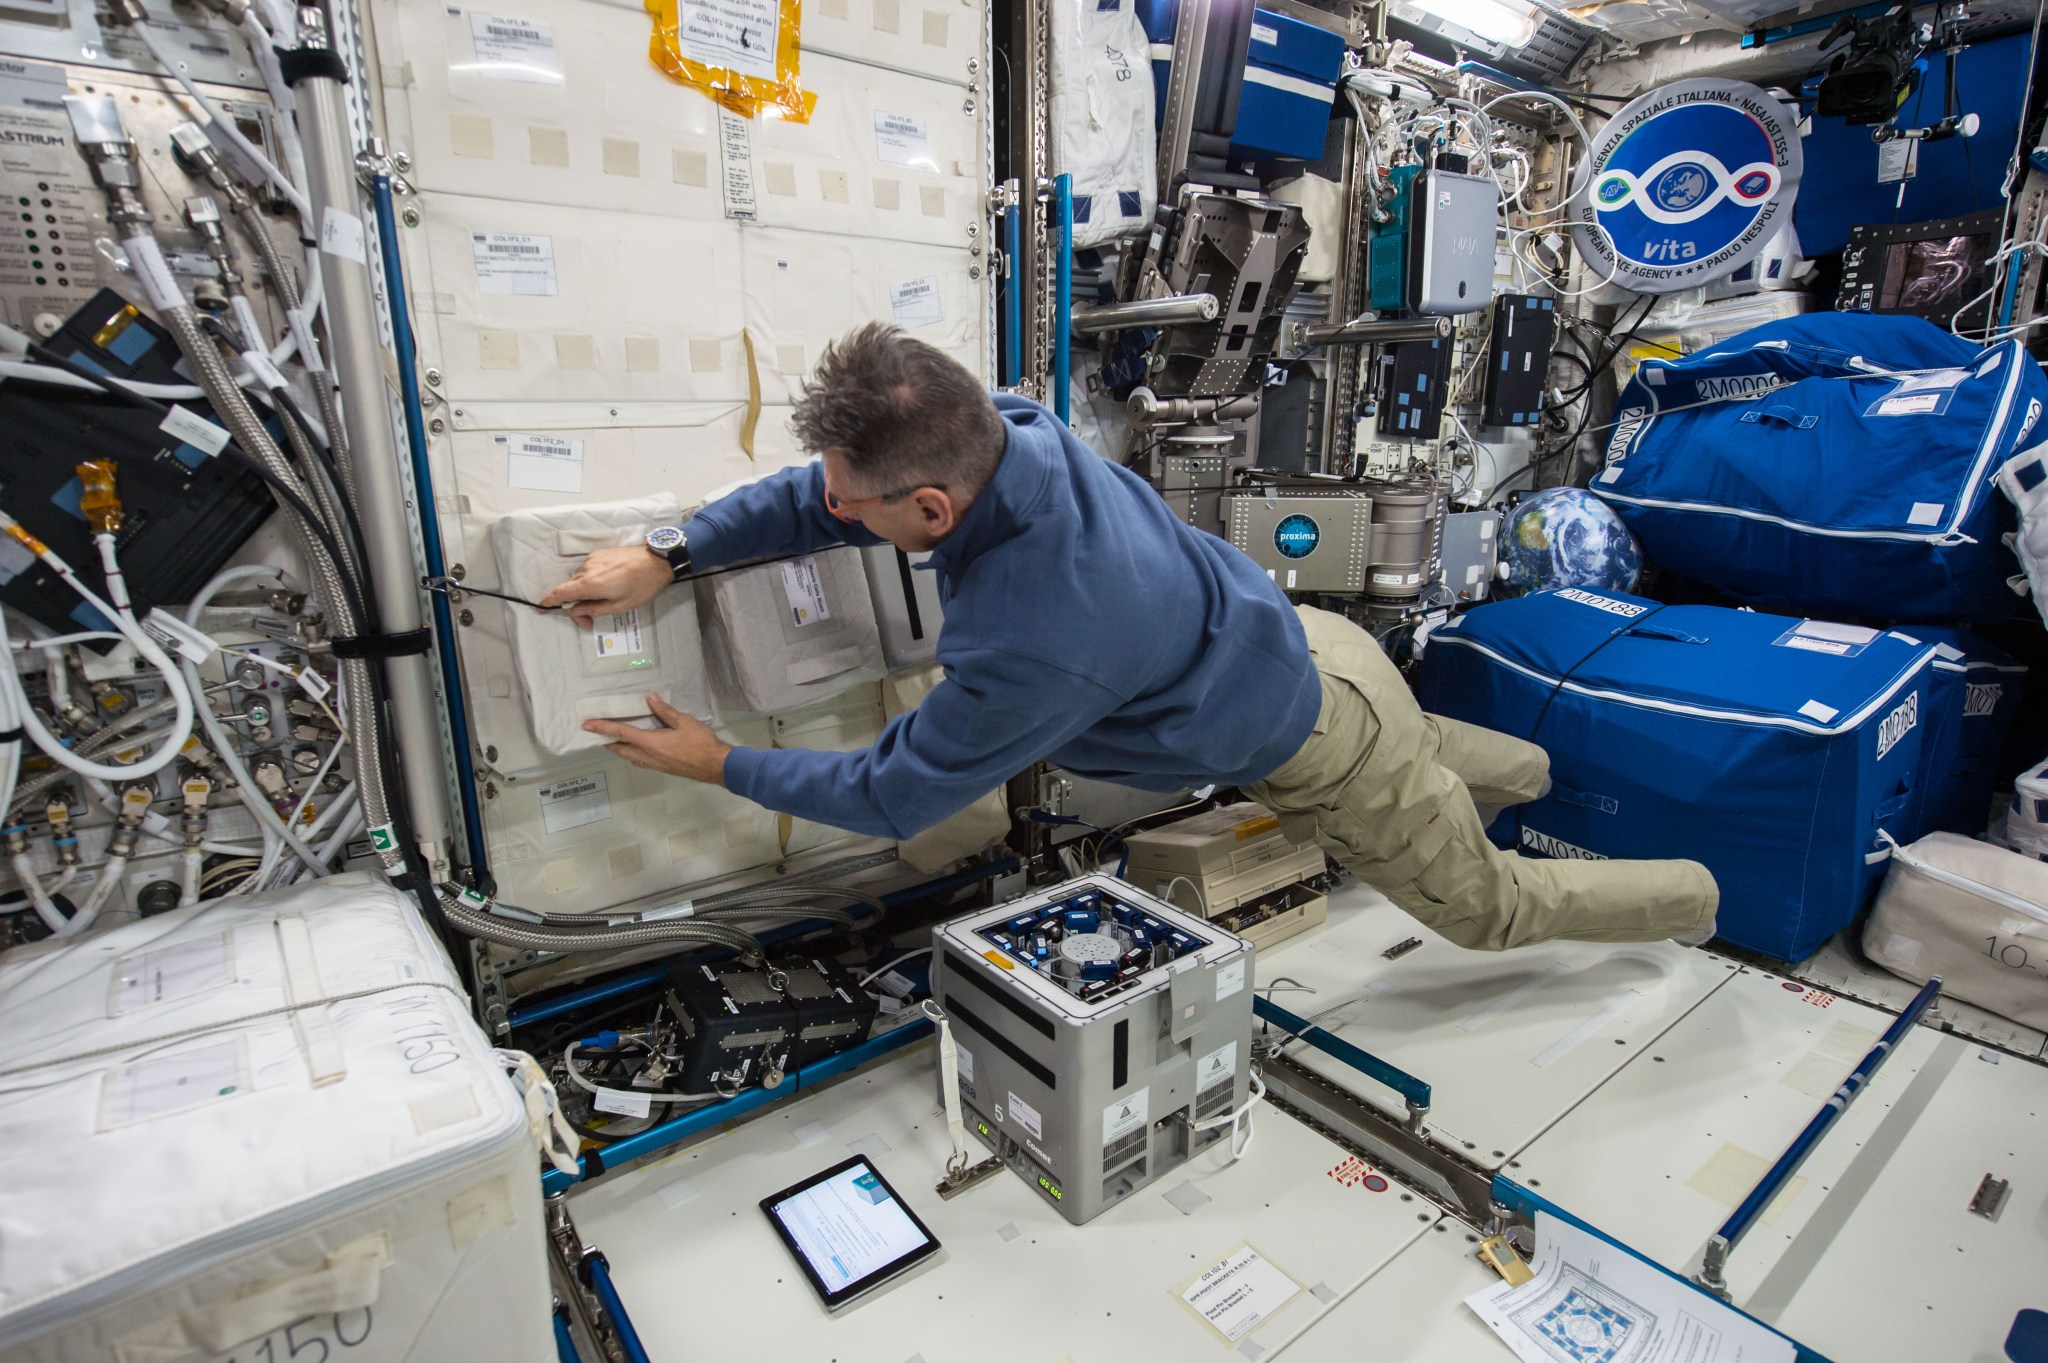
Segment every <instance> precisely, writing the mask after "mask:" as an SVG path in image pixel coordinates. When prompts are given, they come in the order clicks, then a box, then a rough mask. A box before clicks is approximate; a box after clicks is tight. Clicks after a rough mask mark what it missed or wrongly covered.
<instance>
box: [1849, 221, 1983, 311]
mask: <svg viewBox="0 0 2048 1363" xmlns="http://www.w3.org/2000/svg"><path fill="white" fill-rule="evenodd" d="M2004 230H2005V229H2004V216H2003V211H2002V210H2000V209H1996V208H1992V209H1987V210H1985V211H1984V212H1982V213H1971V214H1967V215H1965V216H1963V217H1959V218H1937V219H1935V220H1933V221H1931V222H1915V223H1857V224H1856V225H1854V226H1852V227H1851V228H1850V229H1849V242H1848V244H1847V245H1846V246H1844V247H1843V248H1842V283H1841V287H1840V288H1839V289H1838V290H1837V291H1836V293H1835V310H1836V311H1838V312H1876V313H1893V314H1904V315H1906V316H1910V317H1924V318H1926V319H1927V320H1928V321H1930V322H1932V323H1934V324H1935V325H1936V326H1941V327H1946V326H1949V325H1950V324H1951V323H1954V322H1955V321H1956V320H1957V318H1958V315H1959V314H1963V313H1967V315H1965V316H1962V318H1961V320H1962V322H1963V323H1964V324H1965V326H1966V328H1967V329H1972V330H1981V329H1983V328H1984V327H1985V326H1987V325H1988V324H1989V319H1990V318H1991V317H1992V316H1993V315H1994V314H1995V312H1996V309H1997V308H1998V307H1999V306H2000V303H2001V302H2002V300H2000V299H1997V298H1992V297H1989V296H1988V295H1987V296H1984V297H1979V295H1983V294H1986V291H1987V290H1988V289H1989V287H1990V284H1991V276H1992V272H1993V271H1994V270H1995V269H1996V268H1997V265H1998V244H1999V238H2000V235H2001V233H2003V231H2004ZM1973 300H1974V301H1973Z"/></svg>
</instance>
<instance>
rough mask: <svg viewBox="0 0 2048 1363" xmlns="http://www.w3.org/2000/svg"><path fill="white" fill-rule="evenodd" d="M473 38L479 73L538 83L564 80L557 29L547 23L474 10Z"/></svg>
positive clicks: (471, 23) (472, 19) (472, 14)
mask: <svg viewBox="0 0 2048 1363" xmlns="http://www.w3.org/2000/svg"><path fill="white" fill-rule="evenodd" d="M469 37H470V41H471V42H472V43H473V44H475V46H476V66H475V67H474V68H473V69H474V70H475V71H476V73H477V74H478V75H479V76H484V77H487V78H489V79H491V80H519V81H527V82H529V83H531V84H535V85H560V84H561V83H562V64H561V62H560V61H558V60H557V59H556V57H555V31H554V29H552V28H550V27H549V26H548V25H546V24H542V23H536V22H535V21H534V20H531V19H508V18H506V17H504V16H503V15H499V14H485V13H484V12H483V11H481V10H471V11H470V12H469Z"/></svg>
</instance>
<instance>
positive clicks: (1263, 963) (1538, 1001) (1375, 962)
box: [1256, 883, 1736, 1169]
mask: <svg viewBox="0 0 2048 1363" xmlns="http://www.w3.org/2000/svg"><path fill="white" fill-rule="evenodd" d="M1411 937H1415V938H1420V939H1421V940H1422V945H1421V946H1419V947H1416V948H1415V949H1414V950H1412V951H1410V952H1408V953H1406V954H1405V955H1402V956H1401V957H1399V958H1398V959H1396V960H1392V961H1389V960H1387V959H1385V957H1384V956H1383V953H1384V952H1385V951H1387V950H1388V949H1389V948H1390V947H1393V946H1395V945H1396V944H1398V943H1400V942H1403V941H1405V940H1407V939H1409V938H1411ZM1256 969H1257V973H1258V981H1259V991H1260V992H1261V993H1266V992H1267V991H1268V989H1269V987H1270V986H1272V985H1273V984H1274V983H1275V982H1276V981H1279V980H1282V979H1291V980H1294V981H1297V982H1299V983H1300V984H1303V985H1307V986H1311V987H1313V988H1314V989H1315V990H1316V991H1317V992H1315V993H1313V994H1306V993H1300V992H1297V991H1294V990H1291V989H1289V988H1287V987H1286V986H1285V985H1282V986H1281V987H1280V988H1279V989H1278V990H1277V991H1276V992H1274V993H1273V994H1272V999H1273V1001H1274V1002H1275V1003H1277V1004H1279V1005H1281V1006H1282V1007H1284V1008H1287V1009H1288V1010H1290V1011H1292V1012H1294V1013H1297V1014H1299V1015H1301V1016H1303V1017H1310V1018H1313V1017H1315V1016H1316V1015H1317V1014H1320V1013H1323V1012H1324V1011H1325V1010H1327V1009H1331V1008H1334V1007H1337V1006H1338V1005H1340V1004H1342V1005H1346V1006H1344V1007H1343V1008H1342V1009H1341V1011H1338V1012H1333V1013H1331V1014H1330V1015H1329V1016H1327V1017H1324V1018H1322V1019H1321V1023H1322V1026H1323V1027H1325V1028H1326V1029H1327V1030H1329V1031H1331V1032H1333V1033H1335V1034H1336V1035H1338V1036H1340V1037H1342V1038H1343V1039H1344V1040H1346V1041H1349V1042H1351V1043H1352V1044H1353V1045H1356V1046H1359V1047H1362V1048H1363V1049H1365V1050H1367V1051H1370V1052H1372V1053H1373V1054H1374V1055H1377V1056H1379V1057H1380V1058H1381V1059H1384V1060H1387V1061H1389V1062H1391V1063H1393V1064H1395V1065H1398V1066H1400V1067H1401V1068H1402V1069H1404V1070H1407V1071H1408V1072H1409V1073H1410V1074H1413V1075H1415V1076H1416V1077H1417V1078H1419V1079H1422V1080H1424V1081H1426V1082H1427V1083H1428V1084H1430V1085H1431V1087H1432V1089H1433V1096H1432V1103H1431V1109H1430V1114H1429V1117H1428V1126H1429V1130H1430V1131H1431V1132H1432V1133H1433V1134H1434V1135H1435V1136H1436V1137H1437V1138H1438V1139H1439V1140H1441V1141H1443V1142H1445V1143H1446V1144H1447V1145H1448V1146H1449V1147H1450V1148H1451V1149H1453V1150H1456V1151H1458V1152H1459V1153H1461V1154H1463V1155H1464V1156H1465V1157H1466V1158H1468V1159H1471V1160H1475V1161H1477V1162H1478V1163H1479V1164H1481V1165H1482V1166H1484V1167H1486V1168H1489V1169H1498V1168H1501V1167H1503V1166H1504V1165H1506V1164H1507V1163H1508V1161H1509V1160H1511V1159H1513V1158H1514V1157H1515V1156H1516V1155H1517V1154H1518V1152H1520V1151H1521V1149H1522V1148H1523V1147H1524V1146H1526V1145H1527V1144H1528V1143H1529V1142H1531V1141H1533V1140H1535V1139H1536V1138H1537V1137H1538V1136H1539V1135H1541V1134H1542V1133H1543V1132H1544V1131H1545V1130H1546V1129H1548V1128H1549V1127H1550V1125H1551V1124H1552V1123H1553V1122H1555V1121H1557V1119H1558V1118H1559V1117H1561V1116H1563V1115H1564V1114H1565V1113H1566V1112H1569V1111H1570V1110H1571V1109H1572V1107H1573V1106H1574V1105H1576V1104H1577V1103H1579V1102H1580V1101H1581V1100H1583V1099H1584V1098H1585V1096H1586V1095H1587V1094H1589V1093H1591V1092H1593V1091H1594V1090H1595V1089H1597V1088H1598V1087H1599V1086H1600V1085H1601V1084H1602V1083H1603V1082H1605V1081H1606V1079H1607V1078H1608V1077H1609V1076H1610V1075H1612V1074H1613V1073H1614V1072H1615V1071H1616V1070H1618V1069H1620V1068H1621V1067H1622V1066H1623V1065H1624V1064H1626V1063H1627V1062H1628V1060H1629V1059H1630V1058H1631V1057H1632V1056H1634V1055H1636V1054H1637V1053H1638V1052H1640V1051H1641V1050H1642V1049H1643V1047H1644V1046H1646V1045H1647V1044H1648V1043H1650V1042H1651V1041H1654V1040H1655V1039H1656V1038H1657V1037H1658V1036H1660V1035H1661V1034H1662V1033H1663V1032H1664V1031H1665V1029H1667V1028H1669V1027H1670V1026H1671V1025H1672V1024H1673V1023H1674V1022H1676V1021H1677V1020H1678V1019H1679V1018H1681V1017H1683V1016H1685V1014H1686V1012H1687V1011H1688V1010H1690V1009H1691V1008H1693V1007H1695V1006H1696V1005H1698V1003H1699V1002H1700V1000H1702V999H1704V998H1706V997H1707V996H1708V995H1710V994H1712V993H1713V992H1714V991H1715V990H1716V989H1719V988H1720V987H1721V986H1722V985H1724V984H1726V983H1727V982H1728V980H1729V979H1730V978H1731V977H1732V976H1733V975H1734V973H1735V970H1736V967H1735V966H1733V965H1732V964H1730V963H1729V962H1727V961H1725V960H1722V959H1721V958H1720V957H1717V956H1714V955H1711V954H1709V953H1707V952H1704V951H1697V950H1691V949H1688V948H1685V947H1680V946H1677V945H1674V944H1673V943H1670V942H1650V943H1644V944H1637V945H1626V946H1612V945H1600V944H1593V943H1586V942H1547V943H1543V944H1541V945H1538V946H1533V947H1523V948H1521V949H1519V950H1516V951H1511V952H1484V951H1467V950H1465V949H1464V948H1462V947H1457V946H1453V945H1452V944H1451V943H1449V942H1447V941H1445V940H1444V939H1443V938H1441V937H1439V936H1437V935H1436V934H1435V933H1433V932H1431V931H1430V930H1429V929H1427V928H1425V927H1423V926H1422V925H1421V924H1419V923H1417V922H1416V921H1415V920H1414V919H1413V918H1411V917H1409V916H1408V915H1407V914H1406V913H1404V912H1403V911H1402V910H1400V909H1398V908H1396V907H1395V906H1394V905H1393V904H1391V903H1390V902H1388V901H1387V900H1386V899H1385V898H1384V897H1383V896H1381V895H1380V894H1379V893H1378V892H1377V891H1374V890H1372V889H1370V888H1368V887H1366V886H1363V885H1359V884H1356V883H1353V884H1349V885H1346V886H1344V887H1343V888H1342V889H1340V890H1338V891H1337V892H1336V893H1335V894H1333V895H1332V896H1331V898H1330V921H1329V923H1328V924H1327V925H1326V926H1324V927H1322V928H1320V929H1316V930H1314V931H1311V932H1309V933H1305V934H1303V935H1302V936H1300V937H1297V938H1294V939H1292V940H1291V941H1288V942H1285V943H1282V944H1281V945H1280V946H1279V947H1277V948H1275V949H1273V950H1271V951H1267V952H1261V953H1260V954H1259V958H1258V962H1257V966H1256ZM1289 1054H1291V1055H1293V1056H1295V1057H1296V1058H1298V1059H1300V1060H1301V1061H1302V1063H1304V1064H1306V1065H1308V1066H1310V1067H1311V1068H1313V1069H1314V1070H1316V1072H1317V1073H1319V1074H1321V1075H1323V1076H1324V1077H1325V1078H1327V1079H1329V1080H1331V1081H1332V1082H1333V1083H1336V1084H1339V1085H1341V1086H1342V1087H1344V1088H1347V1089H1349V1090H1351V1091H1352V1092H1354V1093H1356V1094H1357V1095H1358V1096H1359V1097H1360V1098H1362V1099H1364V1100H1365V1101H1367V1102H1369V1103H1371V1104H1373V1105H1374V1106H1375V1107H1379V1108H1383V1109H1384V1110H1386V1111H1388V1112H1390V1113H1393V1114H1395V1115H1397V1116H1398V1115H1400V1114H1401V1113H1402V1112H1403V1111H1404V1107H1403V1104H1402V1102H1401V1099H1400V1098H1399V1097H1398V1096H1397V1095H1395V1094H1394V1093H1393V1092H1392V1091H1390V1090H1388V1089H1386V1088H1383V1087H1382V1086H1380V1085H1379V1084H1377V1083H1375V1082H1373V1081H1372V1080H1370V1079H1368V1078H1366V1077H1365V1076H1363V1075H1361V1074H1359V1073H1358V1072H1357V1071H1356V1070H1353V1069H1351V1068H1349V1067H1348V1066H1346V1065H1344V1064H1343V1063H1341V1062H1340V1061H1337V1060H1335V1059H1333V1058H1331V1057H1330V1056H1327V1055H1325V1054H1323V1053H1322V1052H1321V1051H1318V1050H1315V1049H1314V1048H1313V1047H1309V1046H1305V1045H1296V1046H1294V1047H1291V1048H1290V1050H1289Z"/></svg>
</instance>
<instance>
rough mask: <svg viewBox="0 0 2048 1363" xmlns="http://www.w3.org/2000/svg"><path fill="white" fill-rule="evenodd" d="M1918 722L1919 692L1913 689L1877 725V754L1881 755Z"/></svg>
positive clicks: (1911, 730)
mask: <svg viewBox="0 0 2048 1363" xmlns="http://www.w3.org/2000/svg"><path fill="white" fill-rule="evenodd" d="M1919 723H1920V693H1919V692H1918V691H1915V692H1914V693H1913V694H1912V695H1910V696H1907V697H1906V699H1905V700H1904V701H1903V702H1901V703H1900V705H1899V707H1898V708H1897V709H1896V710H1893V711H1892V712H1891V713H1890V714H1888V715H1886V716H1885V717H1884V718H1883V719H1882V720H1880V721H1878V725H1877V755H1878V756H1879V757H1883V756H1884V755H1885V754H1886V753H1888V752H1890V751H1891V750H1892V749H1893V748H1894V747H1895V746H1897V744H1898V741H1899V740H1900V739H1902V738H1904V737H1905V736H1906V735H1907V734H1909V733H1912V732H1913V730H1914V728H1916V727H1917V726H1918V725H1919Z"/></svg>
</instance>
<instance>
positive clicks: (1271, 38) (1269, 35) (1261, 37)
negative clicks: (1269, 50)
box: [1252, 24, 1280, 47]
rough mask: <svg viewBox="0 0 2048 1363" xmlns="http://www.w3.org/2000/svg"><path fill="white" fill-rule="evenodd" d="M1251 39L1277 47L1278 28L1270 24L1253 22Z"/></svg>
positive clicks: (1278, 42) (1278, 39)
mask: <svg viewBox="0 0 2048 1363" xmlns="http://www.w3.org/2000/svg"><path fill="white" fill-rule="evenodd" d="M1252 41H1253V42H1255V43H1264V44H1265V45H1266V46H1267V47H1277V46H1279V44H1280V30H1279V29H1277V28H1274V27H1273V26H1272V25H1271V24H1253V25H1252Z"/></svg>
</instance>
